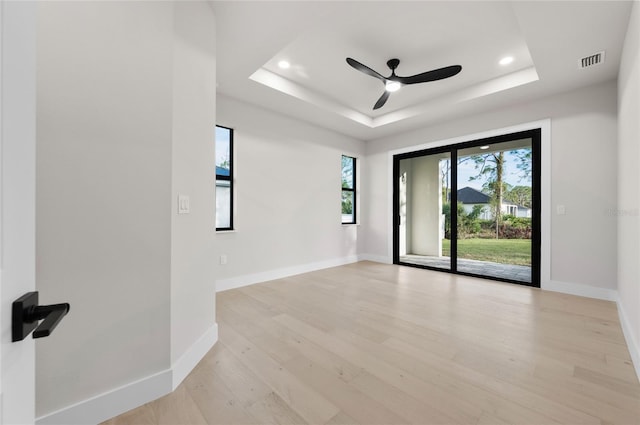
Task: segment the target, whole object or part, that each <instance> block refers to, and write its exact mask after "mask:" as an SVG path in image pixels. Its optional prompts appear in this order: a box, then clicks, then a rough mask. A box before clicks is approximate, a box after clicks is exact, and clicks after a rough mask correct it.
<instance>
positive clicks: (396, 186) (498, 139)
mask: <svg viewBox="0 0 640 425" xmlns="http://www.w3.org/2000/svg"><path fill="white" fill-rule="evenodd" d="M529 138H530V139H531V151H532V158H531V174H532V175H531V190H532V194H533V202H532V205H531V207H532V219H531V233H532V234H531V282H530V283H528V282H522V281H517V280H513V279H506V278H499V277H492V276H484V275H478V274H474V273H467V272H461V271H458V269H457V257H458V238H457V228H458V217H457V214H451V217H450V220H451V229H452V233H453V234H454V235H455V236H456V237H453V236H452V237H451V252H450V258H451V267H450V269H449V270H447V269H441V268H437V267H430V266H426V265H418V264H411V263H403V262H401V261H400V233H399V228H400V197H399V194H400V161H401V160H403V159H410V158H417V157H421V156H427V155H433V154H439V153H449V154H450V158H451V164H452V167H451V170H452V172H451V188H452V189H453V188H457V187H458V181H457V178H458V170H457V167H453V164H457V163H458V151H459V150H461V149H467V148H473V147H478V146H484V145H495V144H499V143H505V142H511V141H514V140H519V139H529ZM541 140H542V129H541V128H535V129H532V130H525V131H518V132H515V133H509V134H502V135H499V136H493V137H487V138H483V139H475V140H471V141H468V142H463V143H457V144H454V145H447V146H438V147H435V148H428V149H421V150H417V151H413V152H405V153H401V154H397V155H394V156H393V219H392V220H393V264H399V265H403V266H410V267H417V268H423V269H429V270H436V271H440V272H445V273H453V274H459V275H463V276H472V277H479V278H483V279H490V280H496V281H500V282H508V283H516V284H519V285H526V286H532V287H535V288H539V287H540V272H541V270H540V269H541V265H540V261H541V252H540V250H541V197H542V196H541V195H542V193H541V186H540V185H541V157H542V155H541V153H542V152H541ZM457 203H458V193H457V190H451V205H457Z"/></svg>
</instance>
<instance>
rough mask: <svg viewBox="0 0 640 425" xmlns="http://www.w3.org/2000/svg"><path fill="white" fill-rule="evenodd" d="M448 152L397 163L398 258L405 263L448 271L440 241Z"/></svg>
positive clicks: (444, 226) (446, 219)
mask: <svg viewBox="0 0 640 425" xmlns="http://www.w3.org/2000/svg"><path fill="white" fill-rule="evenodd" d="M450 167H451V155H450V153H449V152H442V153H433V154H431V155H423V156H418V157H414V158H405V159H401V160H399V163H398V173H399V174H398V176H397V180H398V182H397V184H398V190H399V191H398V196H399V198H398V200H399V211H398V212H399V218H398V220H399V225H398V238H399V241H398V242H399V243H398V255H399V260H400V261H401V262H403V263H407V264H415V265H422V266H429V267H433V268H438V269H446V270H450V269H451V258H450V257H449V252H448V249H447V244H446V243H445V242H444V241H445V238H446V237H448V235H447V229H448V227H447V225H448V224H449V223H450V213H449V211H447V210H446V208H444V207H445V205H446V204H447V202H448V200H447V199H448V198H447V196H448V193H449V188H450V187H451V180H450V178H449V172H448V170H449V169H450Z"/></svg>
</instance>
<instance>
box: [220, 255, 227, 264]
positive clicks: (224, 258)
mask: <svg viewBox="0 0 640 425" xmlns="http://www.w3.org/2000/svg"><path fill="white" fill-rule="evenodd" d="M220 264H221V265H223V266H224V265H225V264H227V256H226V255H221V256H220Z"/></svg>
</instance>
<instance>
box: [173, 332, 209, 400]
mask: <svg viewBox="0 0 640 425" xmlns="http://www.w3.org/2000/svg"><path fill="white" fill-rule="evenodd" d="M217 341H218V324H217V323H214V324H213V326H212V327H211V328H209V330H208V331H206V332H205V333H204V335H202V336H201V337H200V339H199V340H198V341H196V342H195V343H194V344H193V345H192V346H191V347H190V348H189V350H187V351H186V352H185V353H184V354H183V355H182V356H180V358H179V359H178V360H177V361H176V362H175V363H173V367H172V368H171V370H172V374H173V379H172V389H171V390H172V391H173V390H175V389H176V388H178V385H180V384H181V383H182V381H183V380H184V378H186V377H187V375H189V373H191V371H192V370H193V368H194V367H196V365H197V364H198V363H199V362H200V360H202V358H203V357H204V356H205V354H207V353H208V352H209V350H211V347H213V346H214V345H215V343H216V342H217Z"/></svg>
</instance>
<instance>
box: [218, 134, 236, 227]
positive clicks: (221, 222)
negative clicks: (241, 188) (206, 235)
mask: <svg viewBox="0 0 640 425" xmlns="http://www.w3.org/2000/svg"><path fill="white" fill-rule="evenodd" d="M216 230H233V129H231V128H226V127H221V126H218V125H217V126H216Z"/></svg>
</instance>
